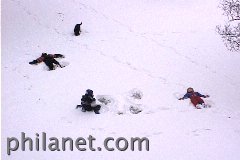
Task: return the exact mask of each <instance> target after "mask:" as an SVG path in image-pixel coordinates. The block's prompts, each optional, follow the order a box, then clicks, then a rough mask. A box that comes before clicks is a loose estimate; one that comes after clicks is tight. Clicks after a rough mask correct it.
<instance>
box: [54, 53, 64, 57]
mask: <svg viewBox="0 0 240 160" xmlns="http://www.w3.org/2000/svg"><path fill="white" fill-rule="evenodd" d="M53 58H65V56H64V55H62V54H53Z"/></svg>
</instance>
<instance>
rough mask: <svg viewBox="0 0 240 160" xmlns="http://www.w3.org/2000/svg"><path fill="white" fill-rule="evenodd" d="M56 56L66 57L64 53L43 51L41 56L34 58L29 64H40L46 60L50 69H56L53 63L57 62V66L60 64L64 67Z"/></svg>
mask: <svg viewBox="0 0 240 160" xmlns="http://www.w3.org/2000/svg"><path fill="white" fill-rule="evenodd" d="M54 58H64V55H61V54H47V53H42V55H41V57H39V58H37V59H36V60H33V61H32V62H29V64H38V63H41V62H44V63H45V64H46V65H47V66H48V68H49V70H54V65H53V64H56V65H57V66H60V67H61V68H62V66H61V65H60V63H59V62H58V61H57V60H55V59H54Z"/></svg>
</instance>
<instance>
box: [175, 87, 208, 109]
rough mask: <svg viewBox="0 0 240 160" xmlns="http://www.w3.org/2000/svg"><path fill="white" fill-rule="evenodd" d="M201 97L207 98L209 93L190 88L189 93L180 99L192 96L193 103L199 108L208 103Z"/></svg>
mask: <svg viewBox="0 0 240 160" xmlns="http://www.w3.org/2000/svg"><path fill="white" fill-rule="evenodd" d="M201 97H203V98H207V97H209V95H202V94H200V93H198V92H194V90H193V88H188V89H187V93H186V94H185V95H184V96H183V97H182V98H179V100H184V99H187V98H190V100H191V102H192V104H193V105H194V106H195V107H196V108H197V109H201V106H203V107H206V105H205V103H204V101H203V99H202V98H201Z"/></svg>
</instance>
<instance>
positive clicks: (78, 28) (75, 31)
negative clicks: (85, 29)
mask: <svg viewBox="0 0 240 160" xmlns="http://www.w3.org/2000/svg"><path fill="white" fill-rule="evenodd" d="M81 25H82V22H81V23H80V24H76V25H75V27H74V35H75V36H79V35H80V33H81Z"/></svg>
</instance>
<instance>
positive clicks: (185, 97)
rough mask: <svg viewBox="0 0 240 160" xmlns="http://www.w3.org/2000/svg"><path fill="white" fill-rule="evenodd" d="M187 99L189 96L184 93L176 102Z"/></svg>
mask: <svg viewBox="0 0 240 160" xmlns="http://www.w3.org/2000/svg"><path fill="white" fill-rule="evenodd" d="M187 98H189V94H188V93H186V94H185V95H184V96H183V97H182V98H179V99H178V100H184V99H187Z"/></svg>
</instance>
